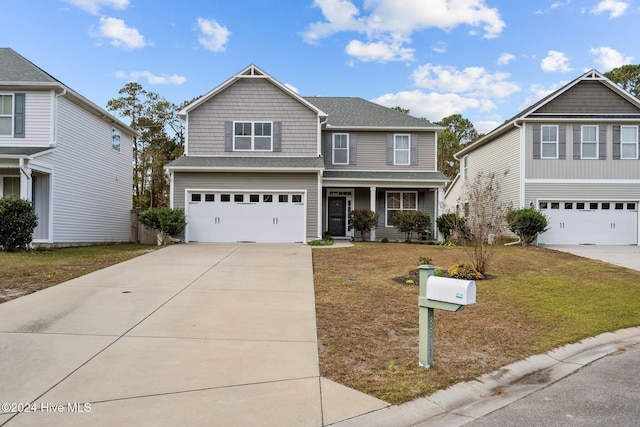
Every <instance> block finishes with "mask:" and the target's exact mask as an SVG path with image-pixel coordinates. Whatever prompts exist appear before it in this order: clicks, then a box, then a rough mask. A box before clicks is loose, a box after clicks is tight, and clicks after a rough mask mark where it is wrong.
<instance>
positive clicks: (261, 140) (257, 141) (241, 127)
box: [233, 122, 273, 151]
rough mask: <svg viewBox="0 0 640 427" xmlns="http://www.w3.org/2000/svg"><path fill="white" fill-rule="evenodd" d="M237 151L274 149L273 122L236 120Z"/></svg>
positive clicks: (234, 134)
mask: <svg viewBox="0 0 640 427" xmlns="http://www.w3.org/2000/svg"><path fill="white" fill-rule="evenodd" d="M233 149H234V150H235V151H272V150H273V133H272V123H271V122H235V123H234V124H233Z"/></svg>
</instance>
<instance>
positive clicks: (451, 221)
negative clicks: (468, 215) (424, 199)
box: [436, 212, 467, 240]
mask: <svg viewBox="0 0 640 427" xmlns="http://www.w3.org/2000/svg"><path fill="white" fill-rule="evenodd" d="M465 221H466V220H465V218H464V217H461V216H458V215H456V214H455V213H453V212H451V213H445V214H442V215H440V216H439V217H438V218H436V226H437V227H438V231H440V233H442V234H443V236H444V238H445V240H446V239H450V238H451V236H452V235H453V233H454V232H455V231H456V230H457V231H459V232H461V233H462V234H467V232H466V231H465Z"/></svg>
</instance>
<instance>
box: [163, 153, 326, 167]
mask: <svg viewBox="0 0 640 427" xmlns="http://www.w3.org/2000/svg"><path fill="white" fill-rule="evenodd" d="M166 167H167V168H169V169H171V168H180V169H183V168H184V169H189V168H194V169H198V168H203V169H207V168H217V169H220V168H230V169H313V170H319V169H322V168H324V159H323V158H321V157H266V156H265V157H191V156H182V157H178V158H177V159H175V160H174V161H172V162H171V163H169V164H168V165H167V166H166Z"/></svg>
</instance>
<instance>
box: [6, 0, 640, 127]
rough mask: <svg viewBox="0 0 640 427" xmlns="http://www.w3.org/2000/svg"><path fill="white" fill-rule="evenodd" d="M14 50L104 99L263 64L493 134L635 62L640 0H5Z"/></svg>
mask: <svg viewBox="0 0 640 427" xmlns="http://www.w3.org/2000/svg"><path fill="white" fill-rule="evenodd" d="M2 3H3V4H2V15H3V17H4V18H5V19H3V24H2V25H1V26H0V46H1V47H10V48H13V49H14V50H16V51H17V52H18V53H20V54H21V55H23V56H25V57H26V58H27V59H29V60H31V61H32V62H34V63H35V64H36V65H38V66H39V67H41V68H43V69H44V70H45V71H47V72H48V73H49V74H51V75H52V76H54V77H55V78H57V79H58V80H60V81H62V82H63V83H64V84H66V85H67V86H69V87H71V88H72V89H74V90H75V91H77V92H79V93H81V94H82V95H83V96H85V97H87V98H89V99H90V100H92V101H93V102H95V103H96V104H98V105H100V106H103V107H104V106H105V105H106V102H107V101H108V100H109V99H111V98H114V97H117V95H118V90H119V89H121V88H122V87H123V86H124V85H125V84H126V83H127V82H128V81H132V80H136V81H138V82H139V83H141V84H142V85H143V87H144V88H145V89H147V90H149V91H153V92H157V93H159V94H160V95H161V96H163V97H165V98H166V99H168V100H169V101H172V102H174V103H177V104H178V103H181V102H182V101H184V100H187V99H192V98H194V97H196V96H198V95H202V94H204V93H206V92H208V91H209V90H211V89H213V88H214V87H215V86H217V85H218V84H220V83H222V82H223V81H225V80H227V79H228V78H229V77H231V76H232V75H234V74H235V73H237V72H239V71H241V70H242V69H244V68H245V67H246V66H248V65H249V64H252V63H253V64H256V65H257V66H258V67H260V68H262V69H263V70H264V71H265V72H267V73H269V74H270V75H271V76H273V77H274V78H276V79H277V80H278V81H280V82H282V83H284V84H287V85H290V86H291V87H292V88H294V89H295V90H296V91H298V93H300V95H303V96H313V95H317V96H357V97H362V98H365V99H368V100H373V101H375V102H378V103H381V104H383V105H386V106H390V107H392V106H396V105H399V106H402V107H404V108H409V109H410V110H411V114H412V115H415V116H417V117H426V118H427V119H429V120H431V121H438V120H440V119H442V118H443V117H446V116H449V115H450V114H454V113H459V114H462V116H464V117H466V118H468V119H470V120H471V121H472V122H473V123H474V124H475V126H476V129H477V130H479V131H481V132H487V131H489V130H490V129H492V128H493V127H495V126H496V125H498V124H500V123H502V122H503V121H504V120H506V119H508V118H510V117H511V116H513V115H514V114H516V113H517V112H518V111H520V110H521V109H523V108H525V107H526V106H528V105H530V104H531V103H533V102H535V101H536V100H538V99H540V98H541V97H542V96H544V95H546V94H548V93H549V92H550V91H552V90H554V89H556V88H558V87H559V86H561V85H562V84H564V83H566V82H568V81H571V80H573V79H574V78H576V77H578V76H580V75H581V74H583V73H584V72H585V71H587V70H589V69H591V68H596V69H597V70H599V71H601V72H606V71H609V70H611V69H612V68H615V67H618V66H620V65H623V64H629V63H638V62H639V61H640V51H639V49H640V43H638V41H637V40H638V34H639V31H638V29H637V26H638V24H637V23H638V21H639V18H640V0H557V1H554V0H550V1H546V0H536V1H515V0H448V1H445V0H364V1H361V0H359V1H356V0H292V1H285V0H279V1H278V0H235V1H219V0H218V1H214V0H209V1H195V0H183V1H182V2H173V1H172V2H169V1H163V0H28V1H8V0H3V1H2Z"/></svg>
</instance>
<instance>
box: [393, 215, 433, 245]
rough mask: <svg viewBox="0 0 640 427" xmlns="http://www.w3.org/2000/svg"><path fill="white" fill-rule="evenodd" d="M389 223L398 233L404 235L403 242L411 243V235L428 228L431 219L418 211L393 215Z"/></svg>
mask: <svg viewBox="0 0 640 427" xmlns="http://www.w3.org/2000/svg"><path fill="white" fill-rule="evenodd" d="M391 223H392V224H393V226H394V227H395V228H397V229H398V231H400V232H402V233H404V234H405V240H406V241H407V242H408V243H411V237H412V236H413V233H420V232H423V231H424V230H426V229H427V228H429V226H430V225H431V217H430V216H429V214H427V213H425V212H420V211H399V212H396V213H394V214H393V218H391Z"/></svg>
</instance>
